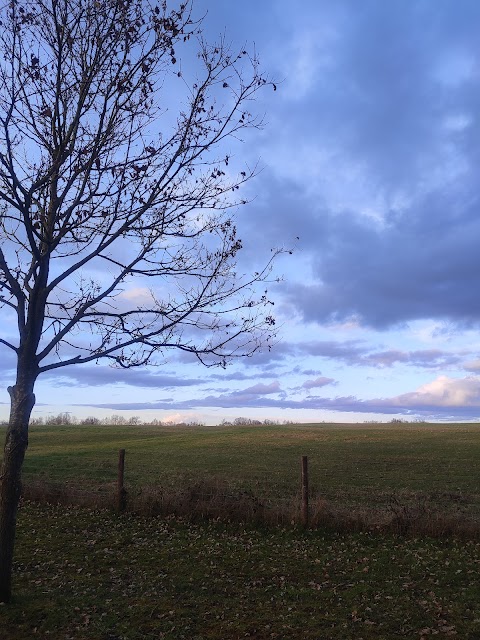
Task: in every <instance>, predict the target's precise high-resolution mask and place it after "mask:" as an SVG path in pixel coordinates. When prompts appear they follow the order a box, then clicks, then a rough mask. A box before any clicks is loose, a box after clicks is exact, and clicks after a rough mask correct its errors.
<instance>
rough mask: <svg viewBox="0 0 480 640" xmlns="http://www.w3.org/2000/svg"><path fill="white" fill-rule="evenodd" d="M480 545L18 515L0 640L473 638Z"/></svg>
mask: <svg viewBox="0 0 480 640" xmlns="http://www.w3.org/2000/svg"><path fill="white" fill-rule="evenodd" d="M479 570H480V543H476V542H459V541H456V540H443V541H442V540H432V539H428V538H424V539H412V538H399V537H395V536H378V535H376V536H373V535H371V534H338V533H337V534H333V533H325V532H324V533H322V532H320V531H315V532H306V533H303V532H299V531H298V530H295V529H279V528H276V529H258V528H257V529H254V528H246V527H240V526H239V525H232V524H230V525H224V524H221V523H218V522H209V523H202V524H199V523H197V524H195V523H188V522H186V521H182V520H179V519H175V518H167V519H165V518H163V519H160V518H155V517H153V518H142V517H139V516H133V515H131V514H130V515H128V516H127V515H123V516H118V515H115V514H114V513H112V512H109V511H92V510H88V509H82V508H78V507H71V508H66V507H59V506H48V505H47V506H45V505H43V506H38V505H32V504H29V503H25V504H23V506H22V508H21V511H20V516H19V531H18V545H17V555H16V573H15V583H14V589H15V594H16V595H15V600H14V602H13V604H12V605H9V606H3V607H0V630H1V638H2V640H27V639H28V640H30V639H31V638H42V639H45V638H50V639H52V640H60V639H61V640H68V639H76V640H87V639H91V640H140V639H144V640H146V639H152V640H153V639H159V638H163V639H165V640H178V639H183V638H185V639H187V640H201V639H216V640H233V639H240V638H257V639H258V640H263V639H265V640H266V639H272V638H281V639H282V640H298V639H299V638H302V639H303V638H305V639H312V640H313V639H316V640H318V639H322V640H373V639H376V640H379V639H382V640H393V639H395V638H408V639H418V640H429V639H430V638H432V637H433V636H438V637H440V638H447V637H456V638H459V639H461V640H478V638H480V582H479V580H478V574H479Z"/></svg>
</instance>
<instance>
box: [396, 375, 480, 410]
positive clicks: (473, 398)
mask: <svg viewBox="0 0 480 640" xmlns="http://www.w3.org/2000/svg"><path fill="white" fill-rule="evenodd" d="M389 402H390V403H391V405H392V406H394V405H398V406H401V407H403V408H409V407H413V408H415V409H421V408H422V407H425V406H426V407H437V408H439V407H448V408H451V409H462V410H465V409H467V408H469V407H473V408H475V409H476V410H477V411H479V412H480V377H478V376H468V377H466V378H449V377H448V376H439V377H438V378H436V379H435V380H433V381H432V382H429V383H427V384H424V385H422V386H421V387H419V388H418V389H417V390H416V391H413V392H411V393H405V394H402V395H400V396H398V397H397V398H392V399H391V400H390V401H389Z"/></svg>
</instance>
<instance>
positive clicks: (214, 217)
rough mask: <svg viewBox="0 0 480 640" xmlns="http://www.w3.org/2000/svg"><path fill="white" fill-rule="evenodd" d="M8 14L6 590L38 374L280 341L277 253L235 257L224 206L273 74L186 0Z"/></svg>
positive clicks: (78, 0) (234, 198)
mask: <svg viewBox="0 0 480 640" xmlns="http://www.w3.org/2000/svg"><path fill="white" fill-rule="evenodd" d="M0 19H1V32H0V50H1V58H0V199H1V203H2V209H1V212H0V239H1V245H0V302H1V304H2V306H3V308H4V310H5V311H6V312H8V313H10V314H13V315H14V316H15V317H16V322H17V325H18V335H14V336H11V335H5V337H4V338H0V343H1V345H3V347H4V348H6V349H10V350H11V351H13V353H14V354H15V356H16V362H17V365H16V366H17V369H16V380H15V384H13V385H12V386H11V387H9V389H8V391H9V393H10V397H11V413H10V420H9V425H8V428H7V434H6V441H5V448H4V458H3V466H2V470H1V489H0V600H1V601H4V602H6V601H8V600H9V599H10V597H11V575H12V560H13V549H14V534H15V523H16V514H17V506H18V502H19V497H20V490H21V467H22V464H23V459H24V455H25V451H26V448H27V444H28V423H29V418H30V414H31V411H32V408H33V406H34V404H35V395H34V386H35V382H36V380H37V378H38V376H39V375H41V374H42V373H45V372H46V371H52V370H57V369H60V368H61V367H65V366H67V365H74V364H82V363H88V362H92V361H97V360H99V359H106V360H108V361H109V362H110V363H111V364H112V365H113V366H118V367H123V368H129V367H135V366H140V365H146V364H149V363H161V362H162V361H163V359H164V357H165V356H164V354H165V352H166V351H167V350H169V349H176V350H181V351H183V352H188V353H190V354H194V356H196V358H198V360H199V361H200V362H202V363H203V364H206V365H209V366H210V365H213V364H221V365H222V364H225V362H226V361H227V359H228V358H230V357H232V356H236V355H249V354H251V353H253V352H254V351H255V350H256V349H257V348H258V347H259V346H260V345H261V344H265V342H268V340H269V339H270V337H271V334H272V331H273V329H272V327H273V324H274V320H273V318H272V317H271V316H270V314H269V310H268V309H269V306H268V305H269V301H268V299H267V297H266V292H264V291H263V290H262V291H261V292H260V293H259V294H258V295H257V293H256V291H257V290H258V287H257V286H256V285H257V284H258V283H259V282H264V281H265V279H266V278H267V275H268V273H269V269H270V264H271V262H270V263H269V264H267V265H266V267H265V269H264V270H263V271H261V272H260V273H255V274H252V276H251V277H249V278H248V277H246V276H240V275H239V274H237V272H236V266H235V258H236V256H237V253H238V251H239V250H240V249H241V241H240V239H239V238H238V237H237V233H236V228H235V225H234V222H233V220H232V215H231V210H232V207H235V206H237V205H238V204H240V203H242V202H244V201H242V199H241V198H239V196H238V193H239V188H240V187H241V185H242V184H243V183H245V182H246V181H248V180H249V179H250V178H251V177H252V176H253V175H254V174H255V169H248V168H247V167H241V169H242V170H240V167H238V168H237V169H236V170H234V167H233V160H232V158H231V156H230V155H229V153H230V152H229V149H227V147H226V142H228V141H229V140H230V141H232V142H234V141H233V140H232V138H238V137H239V136H240V135H241V132H242V131H244V130H246V129H249V128H258V127H260V126H261V124H262V123H261V121H260V120H259V119H257V118H256V117H255V116H254V115H252V114H251V112H250V110H249V108H250V104H251V101H252V99H253V98H254V97H255V94H256V92H257V91H258V89H259V88H260V87H262V86H264V85H266V84H272V83H271V82H269V81H268V80H267V79H265V78H264V77H263V76H262V75H261V74H260V71H259V67H258V61H257V59H256V57H254V56H251V55H249V54H248V53H247V52H246V51H244V50H240V51H239V52H238V53H233V52H232V50H231V48H230V47H229V46H227V44H226V42H225V40H224V39H220V41H219V42H218V43H216V44H213V45H211V44H208V43H207V42H206V41H205V40H204V39H203V36H202V23H201V21H200V22H198V21H195V20H194V19H193V17H192V6H191V2H190V0H189V1H186V2H184V3H183V4H178V5H176V6H175V8H173V9H170V8H168V7H167V4H166V2H159V4H158V6H157V5H155V4H152V3H151V2H149V1H148V0H102V1H101V2H98V1H96V0H23V1H21V0H11V2H8V3H5V6H4V8H3V9H1V10H0ZM178 49H180V51H181V52H184V53H185V60H183V61H182V60H181V58H180V55H179V52H177V50H178ZM195 53H196V55H192V54H195ZM185 63H186V64H185ZM184 64H185V68H183V65H184ZM272 86H273V85H272ZM273 88H275V87H274V86H273ZM182 96H183V98H182ZM212 150H214V151H215V155H213V154H212V153H211V152H212ZM272 255H275V252H273V254H272ZM132 282H135V286H136V289H133V290H132ZM5 311H4V313H5Z"/></svg>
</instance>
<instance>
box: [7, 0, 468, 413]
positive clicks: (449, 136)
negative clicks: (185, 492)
mask: <svg viewBox="0 0 480 640" xmlns="http://www.w3.org/2000/svg"><path fill="white" fill-rule="evenodd" d="M194 7H195V8H194V11H195V13H196V14H197V15H198V16H204V23H203V24H204V32H205V36H206V38H207V39H209V40H214V39H215V38H216V37H217V36H218V35H219V34H225V35H226V38H227V40H229V41H231V42H232V43H233V45H236V46H238V47H243V46H244V45H247V47H249V48H250V49H253V47H254V48H255V50H256V51H257V53H258V54H259V57H260V59H261V63H262V67H263V69H264V71H266V72H267V73H268V74H269V75H270V76H271V77H272V78H274V79H275V84H276V86H277V90H276V91H272V90H271V87H267V89H269V90H265V91H263V92H261V94H260V95H259V98H258V101H257V103H256V105H255V108H256V110H257V112H258V113H260V114H263V113H264V114H265V127H264V129H263V130H262V131H260V132H255V134H254V135H253V134H251V135H249V136H248V138H247V139H246V140H245V142H244V144H243V145H240V146H239V147H236V148H235V154H237V155H239V156H241V157H242V158H244V159H245V161H246V162H247V163H250V164H251V165H253V164H255V162H259V165H260V167H261V172H260V173H259V175H258V176H257V177H256V179H255V180H254V181H252V182H251V183H249V185H248V196H249V198H251V202H250V203H249V204H248V205H247V206H245V207H242V208H241V209H240V210H239V211H238V213H237V223H238V229H239V235H240V237H241V238H242V240H243V242H244V246H245V248H244V250H243V252H242V257H241V258H240V267H242V266H247V265H252V264H257V263H258V264H260V263H262V261H264V260H266V259H268V256H269V252H270V250H271V248H273V247H287V248H291V249H292V250H293V253H292V255H286V256H284V257H281V259H280V260H279V261H278V262H277V264H276V274H278V275H279V276H282V279H281V281H280V282H279V283H277V284H275V283H273V284H272V285H271V286H270V287H269V292H270V295H271V296H272V298H273V300H274V301H275V315H276V318H277V324H278V327H279V336H278V342H277V344H276V345H275V346H274V348H273V349H272V350H271V351H266V352H261V353H258V354H256V355H254V356H253V357H252V358H249V359H243V360H240V361H236V362H233V363H232V364H231V365H230V366H228V367H227V369H226V370H221V369H210V368H209V369H205V368H202V366H201V365H200V364H196V363H194V362H192V361H190V360H189V359H188V358H179V357H178V356H177V355H175V354H172V357H171V359H170V361H169V362H167V363H166V364H164V365H163V366H162V367H160V368H144V369H134V370H129V371H128V370H127V371H123V370H122V371H119V370H116V369H111V368H109V367H108V366H107V365H102V364H100V365H95V364H90V365H83V366H73V367H70V368H65V369H63V370H61V371H60V372H52V373H51V374H45V375H44V376H43V378H40V379H39V381H38V383H37V386H36V397H37V406H36V408H35V410H34V414H33V415H34V416H36V417H40V416H43V417H45V416H47V415H49V414H57V413H59V412H64V411H69V412H71V413H72V414H74V415H76V416H78V417H80V418H81V417H86V416H89V415H95V416H98V417H105V416H109V415H112V414H121V415H124V416H126V417H131V416H133V415H136V416H139V417H140V418H141V419H142V420H152V419H154V418H157V419H158V420H167V421H188V420H197V421H202V422H205V423H207V424H216V423H218V422H220V421H222V420H232V419H234V418H236V417H240V416H244V417H249V418H256V419H260V420H263V419H274V420H280V421H282V420H291V421H295V422H321V421H328V422H330V421H335V422H363V421H370V420H378V421H390V420H392V419H404V420H417V419H418V420H430V421H464V420H465V421H471V420H480V297H479V295H478V283H479V281H480V251H479V250H478V239H479V238H480V215H479V211H480V180H479V177H480V45H479V42H480V3H479V2H477V0H416V1H415V2H413V1H412V2H405V1H404V0H388V2H386V1H385V0H361V1H359V0H302V1H301V2H298V3H292V2H290V1H287V0H262V2H258V1H254V0H244V1H243V2H241V3H239V2H224V1H223V0H210V1H208V0H197V1H196V2H195V5H194ZM178 54H179V55H180V56H181V52H180V51H179V52H178ZM297 238H298V239H297ZM4 327H5V325H4ZM1 332H2V321H1V319H0V335H1ZM0 358H1V361H0V385H1V386H0V418H2V417H3V418H6V417H7V416H8V394H7V391H6V387H7V385H8V384H12V383H13V381H14V373H13V366H14V362H13V359H12V357H11V355H10V353H9V352H8V351H7V350H6V349H2V350H1V351H0Z"/></svg>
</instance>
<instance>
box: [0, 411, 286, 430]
mask: <svg viewBox="0 0 480 640" xmlns="http://www.w3.org/2000/svg"><path fill="white" fill-rule="evenodd" d="M7 424H8V421H7V420H1V421H0V425H2V426H5V425H7ZM281 424H283V425H287V424H295V423H294V422H293V421H292V420H270V419H268V418H267V419H265V420H256V419H255V418H244V417H240V418H235V419H234V420H222V422H221V423H220V425H221V426H223V427H250V426H262V425H263V426H274V425H281ZM69 425H87V426H88V425H90V426H102V425H113V426H133V427H135V426H152V427H157V426H165V427H166V426H172V425H175V426H179V427H204V426H205V423H204V422H201V421H199V420H187V421H185V422H172V421H171V420H158V419H157V418H154V419H153V420H151V421H148V420H142V419H141V418H140V417H139V416H131V417H130V418H126V417H125V416H122V415H120V414H117V413H115V414H113V415H111V416H108V417H107V418H97V417H96V416H87V417H86V418H78V417H77V416H74V415H72V414H71V413H69V412H67V411H65V412H61V413H57V415H49V416H46V417H36V418H31V419H30V426H31V427H35V426H47V427H53V426H69Z"/></svg>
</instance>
